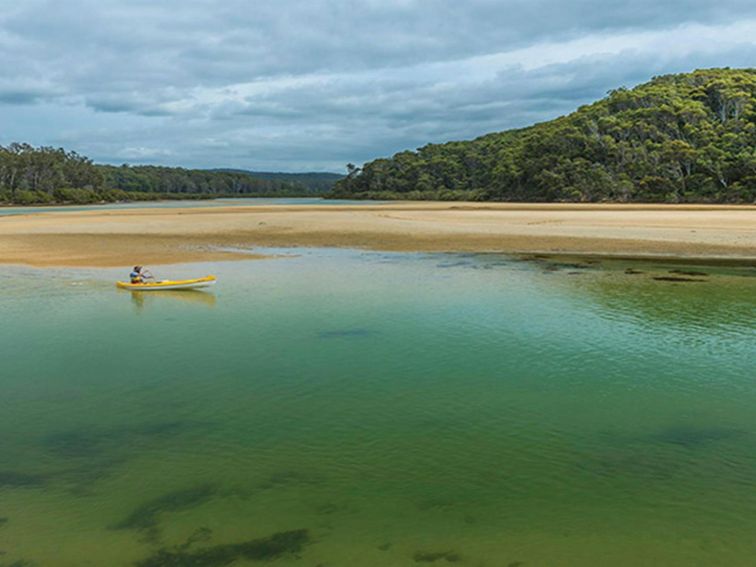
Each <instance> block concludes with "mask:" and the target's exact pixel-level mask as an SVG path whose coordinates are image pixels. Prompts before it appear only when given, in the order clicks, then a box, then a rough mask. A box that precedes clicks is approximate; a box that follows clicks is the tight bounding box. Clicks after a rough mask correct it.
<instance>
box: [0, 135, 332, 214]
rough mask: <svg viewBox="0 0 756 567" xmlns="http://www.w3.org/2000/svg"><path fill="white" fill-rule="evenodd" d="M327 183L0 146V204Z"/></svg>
mask: <svg viewBox="0 0 756 567" xmlns="http://www.w3.org/2000/svg"><path fill="white" fill-rule="evenodd" d="M336 177H338V176H336ZM316 181H317V182H316ZM332 185H333V180H332V181H331V182H330V183H329V184H324V183H323V180H322V179H317V180H311V179H308V178H307V177H297V178H287V177H286V176H280V175H279V176H269V175H262V176H255V175H252V174H250V173H249V172H234V171H209V170H202V169H184V168H180V167H159V166H128V165H122V166H112V165H97V164H95V163H93V162H92V161H91V160H90V159H88V158H86V157H84V156H81V155H79V154H77V153H76V152H71V151H66V150H64V149H62V148H51V147H40V148H35V147H33V146H30V145H29V144H20V143H13V144H10V145H8V146H5V147H3V146H0V204H22V205H30V204H41V203H96V202H102V201H135V200H155V199H202V198H212V197H303V196H314V195H318V196H319V195H322V194H323V193H325V192H326V191H328V190H329V189H330V188H331V187H332Z"/></svg>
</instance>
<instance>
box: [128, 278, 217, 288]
mask: <svg viewBox="0 0 756 567" xmlns="http://www.w3.org/2000/svg"><path fill="white" fill-rule="evenodd" d="M211 285H215V276H205V277H204V278H197V279H193V280H162V281H158V282H146V283H136V284H133V283H129V282H116V286H117V287H119V288H121V289H128V290H131V291H160V290H166V289H199V288H202V287H209V286H211Z"/></svg>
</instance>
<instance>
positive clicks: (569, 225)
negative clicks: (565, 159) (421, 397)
mask: <svg viewBox="0 0 756 567" xmlns="http://www.w3.org/2000/svg"><path fill="white" fill-rule="evenodd" d="M254 247H342V248H364V249H373V250H386V251H408V252H410V251H417V252H499V253H510V254H549V255H566V256H570V255H571V256H598V257H616V258H644V259H649V260H653V259H659V260H665V261H675V260H676V261H684V262H692V263H727V264H745V265H756V206H751V205H658V204H653V205H639V204H626V205H624V204H623V205H605V204H585V205H583V204H581V205H577V204H551V203H548V204H547V203H544V204H541V203H477V202H393V203H384V204H374V203H370V202H366V203H365V205H360V206H340V205H337V204H334V205H327V204H326V205H263V206H250V207H245V206H233V207H223V206H214V207H202V206H199V207H192V208H158V207H155V208H150V207H143V208H137V209H115V210H114V209H103V210H88V211H72V212H67V213H66V214H65V215H62V214H56V213H55V212H40V213H33V214H29V215H10V216H0V263H5V264H26V265H32V266H103V267H104V266H128V265H130V264H134V263H144V264H153V265H155V264H169V263H183V262H196V261H214V260H233V259H249V258H251V257H260V255H251V254H249V253H246V252H240V251H239V249H247V250H248V249H251V248H254Z"/></svg>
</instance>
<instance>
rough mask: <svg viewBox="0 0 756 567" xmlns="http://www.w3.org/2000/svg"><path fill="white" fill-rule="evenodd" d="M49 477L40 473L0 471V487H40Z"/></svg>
mask: <svg viewBox="0 0 756 567" xmlns="http://www.w3.org/2000/svg"><path fill="white" fill-rule="evenodd" d="M46 482H47V479H46V478H45V477H44V476H42V475H40V474H31V473H23V472H17V471H0V489H3V488H38V487H41V486H44V485H45V484H46Z"/></svg>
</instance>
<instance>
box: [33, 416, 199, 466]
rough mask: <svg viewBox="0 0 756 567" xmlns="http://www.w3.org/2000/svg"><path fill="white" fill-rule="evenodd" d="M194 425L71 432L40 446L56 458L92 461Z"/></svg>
mask: <svg viewBox="0 0 756 567" xmlns="http://www.w3.org/2000/svg"><path fill="white" fill-rule="evenodd" d="M195 425H196V424H195V423H191V422H182V421H165V422H158V423H149V424H145V425H135V426H127V427H114V428H108V429H101V430H92V429H74V430H71V431H64V432H62V433H55V434H52V435H48V436H47V437H45V438H44V439H43V440H42V444H43V446H44V447H45V448H46V449H47V450H48V451H49V452H50V453H52V454H55V455H57V456H59V457H66V458H93V457H99V456H101V455H102V454H103V453H105V452H107V451H109V450H110V449H111V448H115V447H123V446H128V445H131V444H132V443H134V442H137V441H144V440H145V439H160V438H169V437H173V436H175V435H178V434H180V433H182V432H184V431H185V430H187V429H189V428H192V427H194V426H195Z"/></svg>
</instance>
